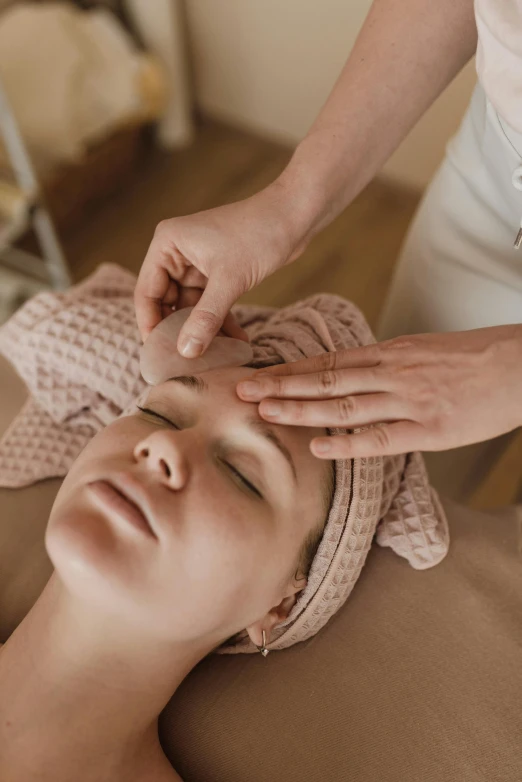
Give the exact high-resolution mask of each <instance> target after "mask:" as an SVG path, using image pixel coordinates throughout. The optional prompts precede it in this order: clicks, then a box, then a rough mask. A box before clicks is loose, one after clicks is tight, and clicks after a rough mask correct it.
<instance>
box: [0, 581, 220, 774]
mask: <svg viewBox="0 0 522 782" xmlns="http://www.w3.org/2000/svg"><path fill="white" fill-rule="evenodd" d="M214 646H215V644H210V643H207V644H201V643H200V644H199V645H198V644H194V643H192V644H187V643H184V644H183V643H175V642H171V641H169V642H166V641H164V640H158V639H154V640H152V641H151V640H150V639H143V638H141V637H140V633H139V630H138V628H136V627H135V626H132V627H131V626H128V625H127V626H125V625H124V626H122V622H121V620H119V618H118V617H115V616H110V615H109V614H106V615H102V616H100V611H99V609H96V610H94V609H92V608H91V607H89V606H86V605H85V604H84V603H82V602H80V601H78V600H77V599H75V598H74V597H73V596H71V594H70V593H69V592H68V591H67V590H66V588H65V587H64V586H63V584H62V583H61V581H60V580H59V579H58V577H57V575H56V574H54V575H53V576H52V578H51V579H50V581H49V582H48V584H47V586H46V587H45V589H44V591H43V593H42V595H41V596H40V598H39V600H38V601H37V603H36V604H35V606H34V607H33V609H32V610H31V612H30V613H29V614H28V615H27V617H26V619H25V620H24V621H23V622H22V623H21V625H20V626H19V627H18V629H17V630H16V631H15V633H14V634H13V635H12V636H11V638H10V639H9V641H8V642H7V644H6V646H5V647H4V648H3V649H2V651H1V653H0V692H1V693H2V696H1V698H0V756H2V753H3V752H4V749H5V750H6V751H8V752H9V755H10V756H11V757H12V761H11V762H12V765H13V768H15V769H16V768H18V767H17V766H16V763H17V762H20V763H22V764H25V765H23V771H24V772H25V774H26V776H24V779H27V780H30V779H32V778H33V777H32V776H30V774H31V773H34V779H36V778H38V779H39V780H40V779H44V778H45V779H46V778H47V777H44V776H43V774H42V770H43V769H47V768H49V779H51V778H52V779H53V780H55V782H60V781H61V780H62V779H63V780H65V779H72V778H74V779H75V780H78V782H80V780H81V779H84V778H85V779H94V778H96V779H100V780H101V779H105V774H107V778H109V773H110V774H111V775H112V776H111V777H110V778H111V779H114V780H116V779H117V778H118V774H120V773H121V774H123V772H124V769H125V768H126V767H127V766H129V764H134V767H135V763H136V758H137V757H138V756H140V757H146V756H149V755H150V754H151V753H152V754H154V753H157V754H158V755H161V757H162V758H163V755H162V753H161V749H160V747H159V741H158V737H157V718H158V715H159V713H160V712H161V710H162V709H163V708H164V706H165V705H166V703H167V702H168V700H169V699H170V697H171V696H172V694H173V693H174V692H175V690H176V689H177V687H178V686H179V684H180V683H181V682H182V681H183V679H184V678H185V677H186V675H187V674H188V673H189V671H190V670H191V669H192V668H193V667H194V666H195V665H196V664H197V663H198V662H199V660H201V659H202V658H203V657H204V656H205V655H206V654H207V653H208V652H209V651H210V650H211V649H212V648H213V647H214ZM4 757H5V755H4ZM28 758H30V760H28ZM53 759H55V762H56V767H55V766H54V765H53ZM163 760H164V758H163ZM28 764H29V765H28ZM93 764H95V765H96V764H97V765H96V769H95V768H94V767H93ZM101 764H103V769H102V768H101ZM1 768H2V763H1V762H0V770H1ZM9 768H11V766H9ZM73 768H74V773H71V771H72V769H73ZM82 769H83V770H84V771H85V773H83V771H82ZM87 769H88V770H87ZM79 770H80V771H79ZM95 770H96V774H97V775H96V774H95V773H94V772H95ZM21 771H22V769H21ZM38 773H39V774H40V775H39V776H37V775H38ZM22 775H23V774H22V773H20V778H22ZM0 776H2V774H0ZM11 778H15V779H16V776H15V775H14V774H12V775H11V776H10V777H9V779H11ZM134 778H136V777H134ZM173 778H175V777H173Z"/></svg>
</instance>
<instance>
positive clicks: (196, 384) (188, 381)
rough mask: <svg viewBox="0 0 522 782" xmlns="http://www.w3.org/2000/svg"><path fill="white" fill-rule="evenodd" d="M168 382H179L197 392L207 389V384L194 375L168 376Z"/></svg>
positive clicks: (201, 392) (200, 392)
mask: <svg viewBox="0 0 522 782" xmlns="http://www.w3.org/2000/svg"><path fill="white" fill-rule="evenodd" d="M167 382H168V383H170V382H173V383H180V384H181V385H182V386H185V388H191V389H192V390H193V391H197V392H198V394H203V393H204V392H205V391H208V385H207V383H205V381H204V380H203V379H202V378H200V377H196V376H195V375H178V376H177V377H169V379H168V381H167Z"/></svg>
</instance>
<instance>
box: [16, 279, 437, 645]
mask: <svg viewBox="0 0 522 782" xmlns="http://www.w3.org/2000/svg"><path fill="white" fill-rule="evenodd" d="M135 282H136V278H135V277H134V275H132V274H131V273H130V272H127V271H125V270H123V269H121V268H120V267H118V266H115V265H113V264H106V265H103V266H101V267H100V268H99V269H98V270H97V271H96V272H95V273H94V274H93V275H92V276H91V277H90V278H88V279H87V280H85V281H84V282H82V283H80V284H79V285H76V286H75V287H73V288H71V289H70V290H68V291H67V292H65V293H51V292H45V293H40V294H38V295H37V296H35V297H34V298H33V299H31V300H30V301H28V302H27V303H26V304H25V305H24V306H23V307H22V308H21V309H20V310H19V311H18V312H17V313H16V314H15V315H14V316H13V317H12V318H11V319H10V320H9V321H8V322H7V323H6V324H5V325H4V326H3V327H2V328H1V329H0V352H2V353H3V354H4V355H5V357H6V358H7V359H8V360H9V361H10V362H11V363H12V364H13V366H14V367H15V369H16V370H17V372H18V373H19V375H20V376H21V378H22V379H23V380H24V381H25V383H26V385H27V387H28V389H29V392H30V396H29V399H28V401H27V402H26V403H25V405H24V407H23V408H22V410H21V411H20V413H19V414H18V416H17V417H16V418H15V420H14V421H13V422H12V424H11V426H10V427H9V429H8V430H7V432H6V433H5V435H4V437H3V438H2V440H1V441H0V486H4V487H11V488H18V487H22V486H27V485H30V484H32V483H35V482H36V481H40V480H43V479H44V478H50V477H62V476H64V475H65V474H66V473H67V471H68V469H69V468H70V466H71V465H72V463H73V461H74V460H75V458H76V457H77V456H78V454H79V453H80V451H81V450H82V448H83V447H84V446H85V445H86V443H87V442H88V441H89V440H90V439H91V438H92V437H93V436H94V435H95V434H96V432H98V431H99V430H100V429H101V428H102V427H104V426H106V425H107V424H109V423H111V422H112V421H114V420H115V419H116V418H117V417H118V416H120V415H126V414H129V413H130V412H132V411H133V410H134V409H135V404H136V402H137V401H139V399H140V398H141V397H142V396H143V392H144V391H145V390H146V388H147V386H146V384H145V382H144V380H143V379H142V378H141V376H140V371H139V348H140V345H141V341H140V338H139V333H138V329H137V326H136V320H135V314H134V304H133V291H134V286H135ZM235 314H236V317H237V318H238V320H239V322H240V323H241V325H242V326H243V327H244V328H245V329H246V330H247V332H248V334H249V337H250V340H251V343H252V346H253V348H254V360H255V363H256V366H263V365H270V364H276V363H286V362H289V361H296V360H299V359H301V358H304V357H310V356H314V355H318V354H319V353H323V352H325V351H334V350H340V349H343V348H349V347H354V346H357V345H365V344H368V343H370V342H373V341H374V338H373V336H372V333H371V331H370V328H369V326H368V324H367V323H366V321H365V319H364V316H363V315H362V313H361V312H360V311H359V310H358V309H357V307H355V306H354V305H353V304H351V303H349V302H347V301H345V300H344V299H342V298H340V297H338V296H333V295H328V294H321V295H317V296H312V297H310V298H309V299H306V300H305V301H302V302H298V303H297V304H294V305H291V306H289V307H285V308H284V309H281V310H277V309H273V308H267V307H251V306H238V307H236V309H235ZM332 431H333V432H335V433H342V432H343V431H344V430H339V429H336V430H332ZM374 537H375V538H376V540H377V543H378V544H379V545H381V546H389V547H390V548H392V549H393V550H394V551H395V552H396V553H397V554H399V555H400V556H402V557H404V558H405V559H406V560H407V561H408V562H409V563H410V564H411V565H412V566H413V567H414V568H417V569H419V570H421V569H425V568H429V567H432V566H433V565H436V564H437V563H438V562H440V561H441V560H442V559H443V558H444V556H445V555H446V553H447V550H448V546H449V533H448V526H447V522H446V518H445V516H444V512H443V510H442V508H441V505H440V502H439V500H438V497H437V495H436V493H435V492H434V491H433V489H431V488H430V486H429V484H428V479H427V475H426V470H425V468H424V463H423V460H422V457H421V456H420V454H418V453H413V454H407V455H400V456H386V457H372V458H367V459H354V460H337V461H336V462H335V489H334V498H333V502H332V506H331V509H330V513H329V516H328V519H327V521H326V525H325V531H324V534H323V538H322V540H321V543H320V545H319V549H318V551H317V554H316V556H315V558H314V561H313V563H312V567H311V569H310V573H309V575H308V583H307V585H306V587H305V589H304V590H303V591H302V592H301V593H300V596H299V599H298V600H297V602H296V604H295V606H294V608H293V609H292V611H291V613H290V615H289V616H288V617H287V619H286V620H285V621H284V622H282V623H281V624H280V625H278V626H277V627H276V628H275V630H274V632H273V635H272V638H271V639H270V644H269V645H268V648H269V649H282V648H285V647H287V646H291V645H292V644H294V643H297V642H299V641H304V640H306V639H307V638H309V637H311V636H312V635H314V634H315V633H316V632H317V631H318V630H319V629H320V628H321V627H323V625H325V624H326V622H327V621H328V619H329V618H330V617H331V616H332V615H333V614H334V613H335V612H336V611H337V610H338V609H339V608H340V607H341V606H342V604H343V603H344V602H345V600H346V599H347V597H348V595H349V594H350V592H351V590H352V589H353V586H354V584H355V582H356V580H357V578H358V577H359V574H360V572H361V569H362V567H363V565H364V562H365V559H366V556H367V554H368V551H369V549H370V546H371V543H372V540H373V538H374ZM217 651H218V652H220V653H235V652H256V651H257V648H256V647H255V646H254V645H253V644H252V643H251V642H250V640H249V639H248V637H247V636H246V637H245V636H243V637H240V638H239V640H238V639H237V638H236V639H234V642H233V643H232V644H225V645H223V646H222V647H220V648H219V649H218V650H217Z"/></svg>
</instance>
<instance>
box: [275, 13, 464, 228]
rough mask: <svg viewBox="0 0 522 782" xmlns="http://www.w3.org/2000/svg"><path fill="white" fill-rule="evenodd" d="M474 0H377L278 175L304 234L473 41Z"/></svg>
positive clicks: (398, 137)
mask: <svg viewBox="0 0 522 782" xmlns="http://www.w3.org/2000/svg"><path fill="white" fill-rule="evenodd" d="M476 42H477V32H476V25H475V19H474V14H473V0H374V3H373V5H372V7H371V9H370V12H369V14H368V17H367V19H366V21H365V23H364V26H363V28H362V30H361V32H360V34H359V37H358V39H357V41H356V43H355V46H354V48H353V50H352V52H351V54H350V57H349V59H348V61H347V63H346V65H345V66H344V69H343V71H342V73H341V75H340V77H339V79H338V81H337V83H336V85H335V87H334V89H333V90H332V92H331V94H330V96H329V98H328V100H327V102H326V104H325V105H324V107H323V109H322V110H321V112H320V114H319V116H318V117H317V119H316V121H315V123H314V124H313V126H312V128H311V129H310V131H309V133H308V134H307V136H306V137H305V138H304V139H303V141H302V142H301V143H300V144H299V146H298V147H297V149H296V151H295V153H294V155H293V157H292V160H291V161H290V163H289V165H288V166H287V168H286V169H285V171H284V172H283V174H282V175H281V176H280V177H279V180H278V181H279V183H280V184H282V185H283V186H284V187H285V189H286V190H287V191H288V192H289V193H290V194H291V196H292V201H293V203H294V205H295V209H296V210H298V211H299V212H300V214H299V216H298V221H299V220H300V227H301V231H302V234H303V239H304V240H309V239H310V238H311V237H312V236H313V235H314V234H316V233H317V232H318V231H319V230H321V228H323V227H325V226H326V225H327V224H328V223H329V222H330V221H331V220H333V219H334V218H335V217H336V216H337V215H338V214H339V213H340V212H341V211H342V210H343V209H344V208H345V207H346V206H347V205H348V204H349V203H350V202H351V201H352V199H353V198H355V196H356V195H357V194H358V193H359V192H360V191H361V190H362V189H363V187H365V185H366V184H368V182H369V181H370V180H371V179H372V177H373V176H374V175H375V174H376V172H377V171H378V170H379V169H380V168H381V166H382V165H383V163H384V162H385V161H386V160H387V159H388V158H389V156H390V155H391V154H392V152H393V151H394V150H395V149H396V147H397V146H398V145H399V144H400V142H401V141H402V139H403V138H404V137H405V136H406V134H407V133H408V131H409V130H410V129H411V128H412V127H413V125H414V124H415V123H416V122H417V120H418V119H419V118H420V117H421V116H422V114H423V113H424V112H425V111H426V109H427V108H428V107H429V106H430V105H431V104H432V103H433V101H434V100H435V99H436V97H437V96H438V95H439V94H440V93H441V92H442V90H444V88H445V87H446V86H447V85H448V84H449V83H450V82H451V80H452V79H453V78H454V77H455V75H456V74H457V73H458V72H459V71H460V70H461V68H462V67H463V66H464V65H465V63H466V62H467V61H468V60H469V59H470V57H471V56H472V55H473V53H474V52H475V49H476Z"/></svg>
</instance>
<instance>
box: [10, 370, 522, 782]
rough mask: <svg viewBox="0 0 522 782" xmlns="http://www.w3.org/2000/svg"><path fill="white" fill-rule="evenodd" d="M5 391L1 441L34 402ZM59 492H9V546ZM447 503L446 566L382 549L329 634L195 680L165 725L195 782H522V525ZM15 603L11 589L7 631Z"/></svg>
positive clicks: (232, 660) (170, 745)
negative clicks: (426, 565) (417, 566)
mask: <svg viewBox="0 0 522 782" xmlns="http://www.w3.org/2000/svg"><path fill="white" fill-rule="evenodd" d="M0 389H1V405H0V433H2V432H3V431H4V430H5V428H6V427H7V426H8V424H9V421H10V420H11V419H12V418H13V416H14V415H15V414H16V412H17V411H18V410H19V408H20V407H21V405H22V403H23V400H24V396H25V390H24V386H23V384H22V381H21V380H20V379H19V378H18V377H17V376H16V374H15V373H14V371H13V370H12V368H11V367H10V365H9V364H8V363H7V362H6V361H5V359H3V358H2V357H0ZM59 484H60V482H59V481H58V480H49V481H44V482H42V483H40V484H38V485H34V486H31V487H29V488H26V489H19V490H7V489H0V512H1V516H0V518H1V519H6V518H11V519H13V518H14V519H16V520H17V522H16V523H17V526H16V535H13V525H10V529H11V532H10V533H6V531H5V526H6V525H2V524H1V523H0V545H2V546H7V547H8V550H9V547H11V548H13V547H16V546H23V545H24V530H26V529H29V528H31V527H34V525H37V526H38V527H39V528H40V529H41V537H42V539H43V533H44V529H45V524H46V520H47V517H48V514H49V510H50V508H51V505H52V502H53V498H54V496H55V494H56V491H57V489H58V487H59ZM444 504H445V508H446V512H447V515H448V519H449V525H450V531H451V547H450V551H449V554H448V556H447V557H446V559H445V560H444V561H443V562H442V563H441V564H440V565H438V566H437V567H434V568H432V569H429V570H426V571H415V570H413V568H412V567H411V566H410V565H409V564H408V563H407V562H406V561H405V560H403V559H401V558H400V557H398V556H396V555H395V554H394V553H393V552H392V551H391V550H390V549H382V548H379V547H377V546H373V547H372V549H371V551H370V554H369V556H368V559H367V562H366V565H365V567H364V568H363V571H362V575H361V577H360V579H359V581H358V583H357V584H356V586H355V589H354V591H353V593H352V595H351V596H350V598H349V599H348V601H347V603H346V604H345V605H344V607H343V608H342V609H341V610H340V611H339V612H338V613H337V614H336V615H335V616H334V617H333V618H332V619H331V620H330V621H329V622H328V624H327V625H326V627H325V628H324V629H323V630H321V631H320V632H319V634H318V635H316V636H314V637H313V638H311V639H310V640H309V641H306V642H305V643H301V644H297V645H296V646H294V647H292V648H290V649H287V650H284V651H280V652H277V651H276V652H272V653H271V654H269V655H268V657H266V658H264V657H262V656H261V655H260V654H256V655H242V654H240V655H219V656H218V655H214V656H210V657H208V658H206V659H205V660H203V661H202V662H201V663H200V664H199V665H198V666H197V667H196V669H195V670H194V671H193V672H192V673H191V674H190V676H189V677H188V678H187V679H186V680H185V681H184V682H183V684H182V685H181V687H180V688H179V689H178V691H177V692H176V694H175V696H174V697H173V698H172V699H171V701H170V702H169V704H168V705H167V707H166V708H165V710H164V711H163V713H162V715H161V719H160V737H161V742H162V745H163V747H164V749H165V752H166V754H167V756H168V757H169V758H170V759H171V761H172V763H173V765H174V767H175V768H176V770H177V771H178V772H179V773H180V774H181V776H182V777H183V779H184V781H185V782H245V781H246V780H249V782H305V781H306V782H376V781H378V782H381V781H382V782H452V781H453V780H455V782H521V780H522V510H521V509H520V508H517V507H509V508H506V509H503V510H499V511H494V512H493V511H492V512H487V513H479V512H477V511H471V510H467V509H465V508H463V507H460V506H458V505H455V504H453V503H452V502H449V501H448V502H445V503H444ZM27 563H28V567H27V569H26V571H25V572H23V573H20V574H18V575H19V584H22V585H23V584H24V583H26V584H27V590H28V592H29V594H30V595H31V596H32V597H34V599H36V597H37V596H38V594H39V592H40V591H41V589H42V588H43V586H44V584H45V582H46V580H47V578H48V577H49V575H50V572H51V566H50V563H49V561H48V559H47V557H46V555H45V552H44V550H43V546H41V547H36V548H34V549H33V550H31V551H29V552H28V556H27ZM1 583H2V580H1V576H0V585H1ZM11 599H12V598H11V597H10V596H9V595H8V594H5V590H4V593H2V590H1V589H0V617H9V615H10V610H9V609H11V608H12V605H11V602H10V601H11ZM10 629H12V628H10V627H9V620H8V619H7V620H4V621H3V623H2V632H3V633H4V636H6V634H7V633H8V632H9V631H10ZM5 640H6V638H5V637H1V638H0V641H5ZM0 697H1V693H0Z"/></svg>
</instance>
